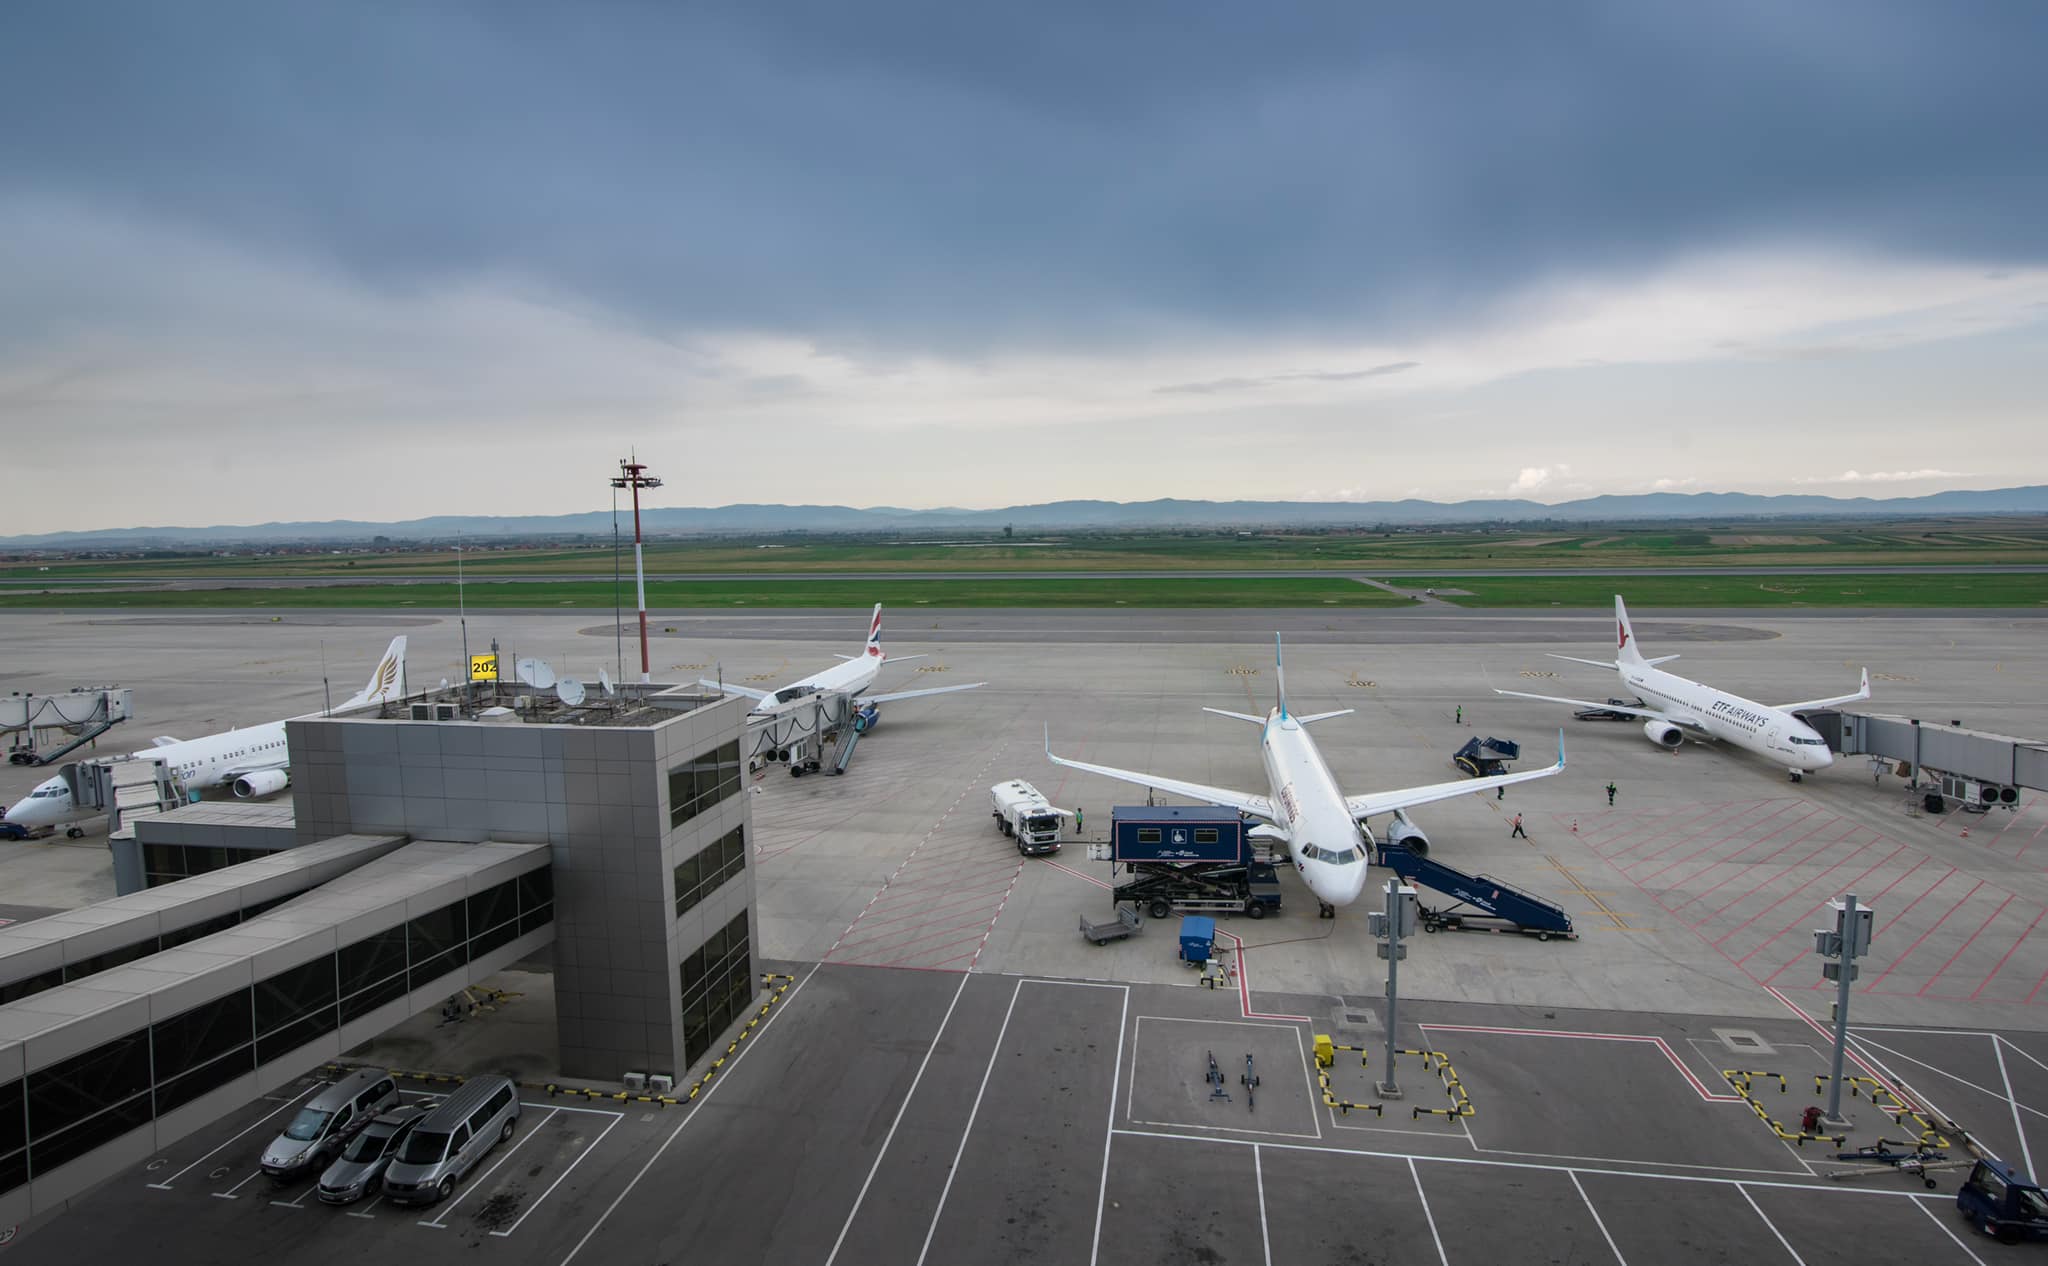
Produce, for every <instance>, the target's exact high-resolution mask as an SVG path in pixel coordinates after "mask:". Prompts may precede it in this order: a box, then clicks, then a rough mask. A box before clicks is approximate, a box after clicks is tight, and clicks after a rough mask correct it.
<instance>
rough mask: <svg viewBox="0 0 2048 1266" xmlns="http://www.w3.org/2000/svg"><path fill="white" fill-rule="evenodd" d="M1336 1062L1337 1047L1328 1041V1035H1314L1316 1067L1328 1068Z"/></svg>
mask: <svg viewBox="0 0 2048 1266" xmlns="http://www.w3.org/2000/svg"><path fill="white" fill-rule="evenodd" d="M1336 1062H1337V1047H1336V1044H1335V1043H1333V1042H1331V1041H1330V1035H1329V1034H1327V1033H1318V1034H1316V1067H1317V1068H1328V1067H1329V1066H1330V1065H1332V1064H1334V1063H1336Z"/></svg>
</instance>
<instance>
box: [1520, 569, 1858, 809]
mask: <svg viewBox="0 0 2048 1266" xmlns="http://www.w3.org/2000/svg"><path fill="white" fill-rule="evenodd" d="M1614 635H1615V651H1614V660H1613V661H1612V662H1611V663H1610V662H1608V661H1606V660H1598V659H1580V658H1579V657H1578V656H1576V655H1553V656H1551V658H1552V659H1566V660H1570V661H1571V662H1572V663H1574V664H1590V665H1592V666H1593V667H1595V668H1609V669H1613V670H1614V671H1615V672H1617V673H1619V674H1620V675H1621V685H1622V689H1624V690H1631V691H1634V692H1635V694H1636V696H1637V706H1634V707H1629V706H1626V705H1623V704H1618V703H1594V702H1592V701H1590V700H1586V699H1565V698H1560V697H1558V696H1556V695H1532V694H1527V693H1524V692H1523V691H1520V690H1496V691H1494V693H1495V694H1497V695H1511V696H1513V697H1514V698H1517V699H1540V700H1542V701H1544V702H1545V703H1568V704H1570V705H1572V706H1573V707H1575V708H1598V709H1600V710H1602V711H1605V712H1622V713H1627V714H1628V715H1631V716H1639V717H1642V718H1644V720H1643V734H1644V736H1645V737H1647V738H1648V739H1649V740H1650V741H1651V742H1652V743H1655V744H1657V745H1658V746H1659V747H1667V748H1676V747H1678V746H1679V745H1680V744H1681V743H1683V742H1685V740H1686V738H1687V737H1688V736H1691V737H1694V738H1703V739H1722V740H1725V741H1727V742H1729V743H1731V744H1733V745H1734V746H1736V747H1740V748H1743V749H1744V750H1746V751H1751V752H1755V753H1757V754H1758V755H1760V756H1766V757H1769V758H1770V759H1772V760H1775V761H1778V762H1780V763H1781V764H1783V765H1784V766H1785V768H1786V769H1787V770H1789V771H1790V772H1791V774H1792V781H1793V782H1798V781H1799V780H1800V779H1801V778H1802V777H1804V776H1805V775H1806V774H1808V773H1810V772H1812V771H1813V770H1816V769H1826V768H1827V767H1828V766H1829V765H1832V764H1834V763H1835V754H1834V753H1833V752H1831V751H1829V750H1828V745H1827V740H1825V739H1823V738H1822V737H1821V736H1820V735H1818V734H1816V733H1814V730H1813V727H1812V726H1810V725H1808V724H1807V723H1806V722H1804V721H1802V720H1800V719H1799V717H1798V716H1796V715H1795V714H1796V713H1800V712H1807V711H1811V710H1813V709H1815V708H1831V707H1834V706H1835V705H1836V704H1840V703H1855V702H1857V701H1858V700H1861V699H1868V698H1869V697H1870V670H1869V669H1868V668H1866V669H1864V670H1863V682H1862V685H1861V687H1860V688H1859V689H1858V690H1857V691H1856V693H1854V694H1848V695H1836V696H1834V697H1832V698H1828V699H1807V700H1805V701H1803V702H1800V703H1785V704H1775V705H1774V704H1768V703H1757V702H1756V701H1755V700H1752V699H1745V698H1743V697H1742V696H1741V695H1732V694H1729V693H1728V692H1727V691H1725V690H1716V689H1714V688H1713V687H1712V686H1707V685H1702V684H1700V683H1699V682H1697V681H1691V680H1688V679H1686V678H1684V677H1680V676H1679V675H1678V674H1676V673H1667V672H1664V671H1663V670H1661V669H1659V668H1658V667H1657V665H1659V664H1668V663H1670V662H1671V661H1672V660H1674V659H1677V658H1678V656H1676V655H1659V656H1656V657H1654V658H1650V659H1645V658H1644V657H1643V652H1642V647H1641V646H1640V645H1639V644H1638V643H1637V642H1636V634H1635V629H1633V628H1632V627H1630V625H1629V622H1628V607H1627V606H1625V605H1623V603H1622V601H1621V595H1620V594H1616V595H1614Z"/></svg>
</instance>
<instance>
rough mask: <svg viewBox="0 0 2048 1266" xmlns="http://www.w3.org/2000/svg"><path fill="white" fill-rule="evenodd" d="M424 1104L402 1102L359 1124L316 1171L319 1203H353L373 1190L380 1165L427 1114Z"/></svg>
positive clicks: (380, 1177) (380, 1175) (381, 1170)
mask: <svg viewBox="0 0 2048 1266" xmlns="http://www.w3.org/2000/svg"><path fill="white" fill-rule="evenodd" d="M427 1111H428V1108H427V1105H425V1104H419V1103H402V1104H400V1105H398V1106H397V1107H395V1108H393V1109H392V1110H391V1111H389V1112H383V1113H379V1114H378V1116H377V1119H376V1120H374V1121H372V1122H370V1124H369V1125H367V1126H365V1127H364V1128H363V1132H362V1133H361V1134H358V1135H356V1136H355V1137H354V1138H353V1139H350V1140H349V1145H348V1146H347V1147H345V1148H343V1149H342V1152H341V1155H340V1156H338V1157H336V1158H335V1161H334V1163H333V1164H332V1165H329V1166H328V1167H327V1172H326V1173H324V1174H322V1175H320V1189H319V1190H320V1201H321V1203H322V1204H353V1203H354V1202H355V1201H358V1200H361V1199H362V1198H363V1197H364V1196H367V1195H371V1194H373V1193H375V1192H376V1190H377V1184H378V1183H379V1182H381V1181H383V1178H384V1167H385V1166H386V1165H388V1164H390V1163H391V1158H392V1157H394V1156H396V1155H398V1145H399V1144H400V1143H403V1142H404V1141H405V1136H406V1135H408V1134H410V1133H412V1127H414V1126H415V1125H418V1124H419V1123H420V1118H422V1117H424V1116H426V1115H427Z"/></svg>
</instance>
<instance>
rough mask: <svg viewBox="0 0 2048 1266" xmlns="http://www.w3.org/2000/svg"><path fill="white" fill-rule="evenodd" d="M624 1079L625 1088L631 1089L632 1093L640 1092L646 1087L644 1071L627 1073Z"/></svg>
mask: <svg viewBox="0 0 2048 1266" xmlns="http://www.w3.org/2000/svg"><path fill="white" fill-rule="evenodd" d="M624 1081H625V1086H626V1089H628V1090H630V1091H632V1092H633V1093H634V1094H642V1093H644V1092H645V1091H646V1089H647V1074H646V1073H627V1074H626V1076H625V1078H624Z"/></svg>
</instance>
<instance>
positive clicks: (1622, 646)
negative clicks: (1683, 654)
mask: <svg viewBox="0 0 2048 1266" xmlns="http://www.w3.org/2000/svg"><path fill="white" fill-rule="evenodd" d="M1614 633H1615V637H1616V639H1617V642H1616V646H1615V652H1614V658H1615V659H1616V661H1618V662H1619V663H1622V664H1641V663H1643V662H1644V660H1643V652H1642V650H1641V648H1640V647H1638V646H1637V645H1636V631H1635V630H1634V629H1633V628H1631V627H1629V622H1628V608H1627V607H1626V606H1624V605H1623V604H1622V601H1621V595H1620V594H1615V595H1614ZM1672 658H1674V659H1675V658H1677V657H1676V656H1672Z"/></svg>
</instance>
